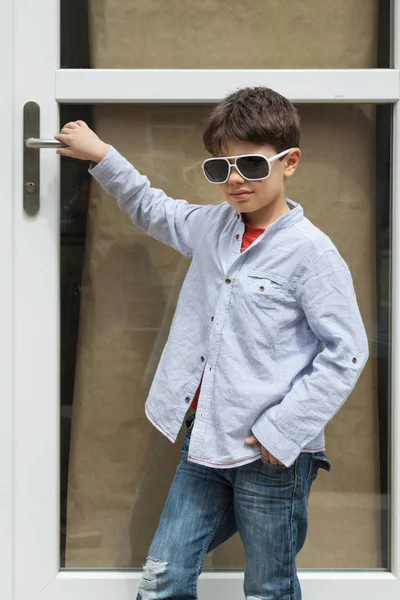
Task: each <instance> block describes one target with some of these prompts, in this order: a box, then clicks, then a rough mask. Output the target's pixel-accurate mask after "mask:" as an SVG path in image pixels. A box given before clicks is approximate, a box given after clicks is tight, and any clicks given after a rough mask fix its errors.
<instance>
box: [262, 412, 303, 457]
mask: <svg viewBox="0 0 400 600" xmlns="http://www.w3.org/2000/svg"><path fill="white" fill-rule="evenodd" d="M251 429H252V432H253V434H254V435H255V436H256V438H257V439H258V441H259V442H260V444H261V445H262V446H264V448H266V449H267V450H268V452H270V453H271V454H272V455H273V456H274V457H275V458H277V459H278V460H279V461H280V462H281V463H283V464H284V465H285V467H290V466H291V465H292V464H293V463H294V461H295V460H296V458H297V457H298V456H299V454H300V452H301V448H299V447H298V446H297V445H296V444H295V443H294V442H292V441H291V440H288V439H287V438H285V436H284V435H283V434H282V433H281V432H280V431H279V430H278V429H276V427H275V426H274V425H273V424H272V423H271V422H270V420H269V419H268V416H267V414H266V413H264V414H262V415H261V417H259V419H258V420H257V421H256V422H255V423H254V425H253V427H252V428H251Z"/></svg>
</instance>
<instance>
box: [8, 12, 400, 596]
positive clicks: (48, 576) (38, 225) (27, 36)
mask: <svg viewBox="0 0 400 600" xmlns="http://www.w3.org/2000/svg"><path fill="white" fill-rule="evenodd" d="M399 3H400V0H395V18H394V29H395V40H396V43H395V68H394V69H379V70H378V69H376V70H374V69H372V70H340V71H339V70H335V71H330V70H301V71H298V70H274V71H262V70H249V71H235V70H232V71H207V70H200V71H190V70H168V71H162V70H154V71H149V70H143V71H140V70H139V71H138V70H91V71H83V70H69V69H59V64H60V61H59V44H60V42H59V7H58V2H56V1H54V0H41V2H40V3H31V0H2V4H1V8H0V12H1V18H0V35H2V37H1V38H0V39H2V41H3V44H5V48H6V51H5V52H3V53H1V54H0V68H1V70H0V73H1V74H2V76H5V81H8V82H10V85H9V86H6V89H5V90H2V93H1V94H0V102H1V107H2V114H3V115H4V117H5V118H4V123H3V132H2V135H3V140H4V144H3V145H2V146H0V148H1V149H0V152H1V159H2V160H1V161H0V175H1V176H2V179H1V181H2V195H1V203H2V204H1V208H2V210H1V215H2V218H1V219H0V273H1V281H2V283H3V290H4V291H3V293H2V294H1V295H0V319H1V323H0V327H1V332H2V334H1V336H0V357H1V365H2V377H1V383H0V398H1V400H0V406H1V418H0V461H1V463H0V464H1V469H2V471H1V472H2V487H1V493H0V533H1V538H0V539H1V544H0V559H1V561H0V569H1V571H0V572H1V575H2V576H1V578H0V596H1V597H2V598H5V599H7V600H8V599H10V600H33V599H34V598H35V599H40V600H64V599H65V600H67V599H70V598H74V599H75V600H81V599H82V600H83V599H85V600H88V599H90V598H96V600H111V598H112V599H113V600H114V599H118V600H128V598H129V600H131V599H132V598H134V594H135V590H136V588H137V584H138V580H139V578H140V572H138V571H119V570H112V571H100V570H95V571H86V570H82V571H60V567H59V563H60V561H59V505H60V502H59V446H60V439H59V435H60V434H59V422H60V419H59V416H60V415H59V413H60V407H59V343H60V340H59V320H60V315H59V302H60V294H59V279H58V277H59V276H58V272H59V202H58V198H59V159H58V157H57V156H56V155H55V153H53V152H42V154H41V210H40V212H39V214H38V215H37V216H36V217H28V216H26V215H25V213H24V211H23V208H22V156H23V155H22V149H23V128H22V110H23V106H24V104H25V103H26V102H28V101H30V100H34V101H36V102H38V104H39V105H40V106H41V116H42V128H41V136H42V137H50V136H51V135H53V133H54V132H56V131H57V130H58V126H59V123H58V103H62V102H68V103H73V102H75V103H89V102H129V103H130V102H149V103H153V102H170V103H176V102H196V101H197V102H210V103H211V102H214V101H216V100H218V99H219V98H221V97H222V96H223V95H225V93H226V92H227V91H229V90H231V89H232V88H235V87H237V85H238V81H240V82H241V84H243V85H259V84H264V85H269V86H271V87H273V88H275V89H276V90H277V91H280V92H282V93H284V94H285V95H287V96H288V97H289V98H291V99H292V100H295V101H297V102H329V103H337V102H362V101H365V102H369V103H371V102H372V103H382V102H385V103H386V102H388V103H391V104H393V105H394V125H393V164H394V165H397V164H399V160H400V117H399V104H398V101H399V99H400V70H399V67H400V60H399V59H400V43H399V39H400V38H399V35H400V24H399V18H400V15H399V10H398V9H399ZM7 142H8V143H7ZM10 149H11V151H10ZM392 249H393V260H392V302H393V319H392V337H393V340H392V373H393V376H392V402H391V427H392V446H391V456H392V466H391V490H392V494H391V534H392V535H391V544H392V552H391V565H392V566H391V572H383V571H333V572H332V571H301V572H300V579H301V581H302V587H303V591H304V598H305V600H317V598H318V599H319V598H320V597H322V595H323V597H324V599H325V600H337V597H338V596H339V595H340V596H341V597H342V598H343V600H350V599H351V600H354V599H355V598H360V599H361V598H362V599H363V600H375V598H376V597H377V596H378V595H380V594H382V595H383V596H384V597H385V599H386V600H395V599H397V598H398V597H399V594H400V516H399V515H400V440H399V435H400V375H399V373H400V343H399V342H400V304H399V302H400V258H399V257H400V176H399V173H398V169H397V168H394V173H393V242H392ZM242 581H243V574H242V572H229V571H225V572H205V573H204V574H203V575H202V576H201V578H200V583H199V589H200V597H201V598H202V597H204V598H208V600H214V599H215V600H217V598H218V600H220V598H223V597H226V598H229V599H232V600H237V599H239V598H242Z"/></svg>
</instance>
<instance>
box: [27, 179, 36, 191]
mask: <svg viewBox="0 0 400 600" xmlns="http://www.w3.org/2000/svg"><path fill="white" fill-rule="evenodd" d="M36 188H37V185H36V183H34V182H33V181H28V183H26V184H25V190H26V191H27V192H28V194H34V193H35V192H36Z"/></svg>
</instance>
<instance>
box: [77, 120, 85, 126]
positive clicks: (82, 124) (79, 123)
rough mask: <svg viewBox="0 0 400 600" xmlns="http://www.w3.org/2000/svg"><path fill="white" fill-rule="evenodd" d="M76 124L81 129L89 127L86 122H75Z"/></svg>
mask: <svg viewBox="0 0 400 600" xmlns="http://www.w3.org/2000/svg"><path fill="white" fill-rule="evenodd" d="M75 123H76V124H77V125H79V127H87V124H86V123H85V121H75Z"/></svg>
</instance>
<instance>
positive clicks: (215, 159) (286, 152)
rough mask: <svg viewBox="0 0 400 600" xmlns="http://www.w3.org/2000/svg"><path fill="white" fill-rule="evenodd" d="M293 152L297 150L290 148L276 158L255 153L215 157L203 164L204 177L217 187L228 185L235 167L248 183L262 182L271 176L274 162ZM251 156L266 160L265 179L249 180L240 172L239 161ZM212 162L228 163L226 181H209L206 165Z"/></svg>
mask: <svg viewBox="0 0 400 600" xmlns="http://www.w3.org/2000/svg"><path fill="white" fill-rule="evenodd" d="M292 150H295V148H289V150H284V151H283V152H280V153H279V154H275V155H274V156H271V157H268V156H264V155H263V154H256V153H254V152H253V153H251V154H240V155H238V156H214V157H212V158H207V159H206V160H205V161H204V162H203V164H202V169H203V173H204V177H205V178H206V179H207V181H208V182H209V183H215V184H216V185H220V184H221V183H226V182H227V181H228V179H229V177H230V176H231V169H232V167H235V169H236V171H237V172H238V173H239V175H240V176H241V177H243V179H245V180H246V181H262V180H263V179H268V177H269V176H270V175H271V163H272V162H274V161H275V160H278V159H279V158H282V156H285V155H286V154H289V152H291V151H292ZM249 156H256V157H258V158H263V159H264V160H265V162H266V163H267V165H268V173H267V175H265V176H264V177H254V178H249V177H246V176H245V175H243V173H242V171H241V170H240V168H239V167H238V165H237V161H238V160H239V159H240V158H247V157H249ZM231 159H234V162H233V163H231V162H229V161H230V160H231ZM212 161H224V162H225V163H227V165H228V171H227V176H226V179H224V181H211V179H209V177H208V176H207V172H206V165H207V163H209V162H212Z"/></svg>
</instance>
